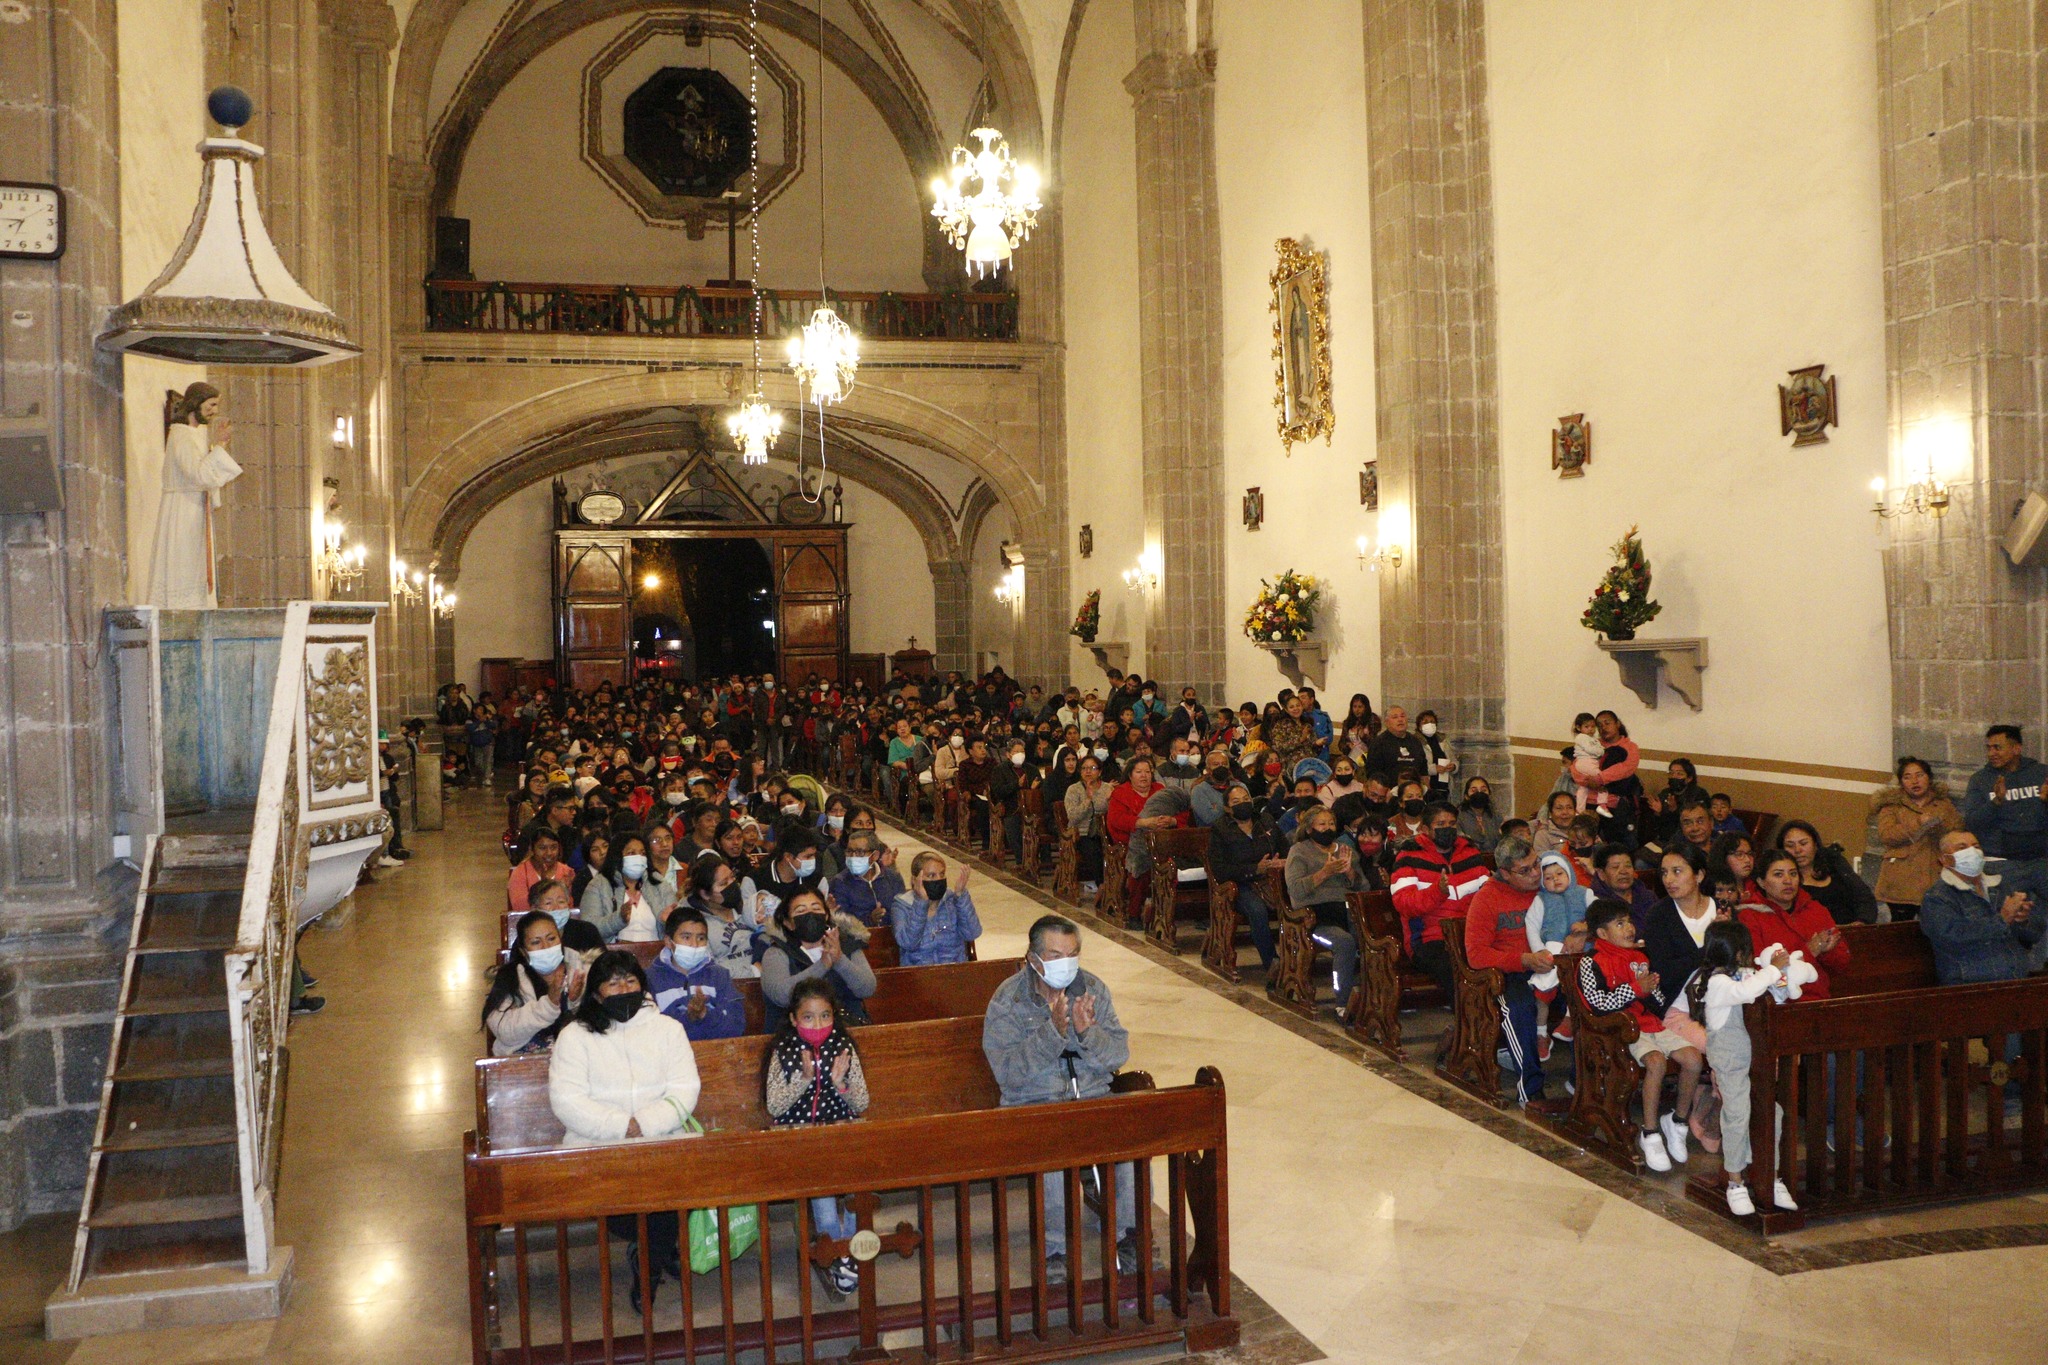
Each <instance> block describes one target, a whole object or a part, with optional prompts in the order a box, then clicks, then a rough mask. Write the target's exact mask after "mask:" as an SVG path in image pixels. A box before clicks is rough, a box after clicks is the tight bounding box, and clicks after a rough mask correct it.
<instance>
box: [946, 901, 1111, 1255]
mask: <svg viewBox="0 0 2048 1365" xmlns="http://www.w3.org/2000/svg"><path fill="white" fill-rule="evenodd" d="M981 1050H982V1052H983V1053H984V1054H985V1055H986V1056H987V1057H988V1065H989V1070H990V1071H992V1072H994V1073H995V1078H996V1084H997V1085H998V1086H999V1087H1001V1089H1002V1095H1003V1104H1004V1106H1005V1107H1008V1106H1009V1105H1013V1104H1053V1103H1057V1102H1059V1101H1062V1100H1093V1099H1100V1098H1102V1097H1103V1096H1105V1095H1107V1094H1109V1093H1110V1083H1111V1082H1112V1081H1113V1080H1115V1079H1116V1073H1117V1068H1118V1067H1120V1066H1122V1065H1123V1064H1124V1063H1125V1062H1126V1061H1127V1060H1129V1058H1130V1055H1131V1038H1130V1035H1129V1034H1128V1033H1126V1032H1125V1031H1124V1026H1123V1025H1122V1024H1121V1023H1119V1022H1118V1020H1117V1017H1116V1006H1115V1005H1114V1004H1113V1003H1111V1001H1110V998H1109V987H1107V986H1105V985H1103V984H1102V981H1101V979H1100V978H1098V977H1096V976H1095V975H1094V974H1093V973H1090V972H1084V971H1082V970H1081V930H1080V928H1079V927H1078V926H1077V925H1075V923H1074V922H1073V921H1072V920H1070V919H1067V918H1065V917H1064V916H1061V915H1045V916H1042V917H1041V918H1040V919H1039V920H1038V921H1037V922H1036V923H1035V924H1033V925H1032V926H1031V938H1030V951H1029V953H1028V954H1027V955H1026V957H1025V959H1024V968H1023V970H1022V971H1020V972H1018V973H1017V974H1016V975H1015V976H1013V977H1011V978H1010V979H1009V980H1008V981H1005V982H1004V983H1003V984H1002V985H1001V986H998V987H997V988H996V993H995V994H994V995H993V996H992V997H990V999H989V1002H988V1013H987V1014H986V1015H985V1016H983V1019H982V1025H981ZM1084 1178H1085V1177H1084ZM1136 1180H1137V1173H1136V1172H1135V1171H1134V1170H1133V1169H1132V1168H1131V1166H1130V1165H1129V1164H1128V1163H1126V1164H1123V1165H1120V1166H1118V1167H1117V1168H1116V1231H1117V1247H1116V1259H1117V1267H1118V1269H1119V1270H1120V1271H1121V1272H1122V1273H1123V1274H1126V1275H1130V1274H1135V1273H1137V1269H1138V1241H1137V1234H1136V1232H1135V1231H1134V1229H1135V1228H1136V1227H1137V1226H1138V1205H1137V1197H1136V1194H1135V1193H1134V1191H1135V1189H1136ZM1043 1183H1044V1187H1045V1252H1046V1271H1047V1274H1048V1276H1049V1277H1051V1278H1052V1280H1053V1282H1054V1283H1058V1282H1060V1281H1063V1280H1064V1279H1065V1278H1066V1273H1067V1262H1066V1253H1067V1198H1066V1182H1065V1173H1064V1172H1060V1171H1048V1172H1046V1173H1045V1176H1044V1180H1043Z"/></svg>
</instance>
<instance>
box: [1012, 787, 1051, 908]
mask: <svg viewBox="0 0 2048 1365" xmlns="http://www.w3.org/2000/svg"><path fill="white" fill-rule="evenodd" d="M1017 805H1018V808H1019V809H1020V810H1021V811H1022V819H1021V820H1020V822H1019V824H1018V831H1017V841H1018V844H1019V847H1018V849H1017V875H1018V876H1020V877H1022V878H1023V879H1024V880H1025V881H1027V882H1029V883H1030V884H1031V885H1033V886H1036V885H1038V878H1039V876H1040V875H1041V874H1042V873H1043V871H1044V866H1043V859H1044V857H1045V788H1043V787H1026V788H1025V789H1024V790H1023V791H1021V792H1018V793H1017Z"/></svg>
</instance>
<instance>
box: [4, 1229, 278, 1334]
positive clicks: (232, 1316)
mask: <svg viewBox="0 0 2048 1365" xmlns="http://www.w3.org/2000/svg"><path fill="white" fill-rule="evenodd" d="M291 1288H292V1249H291V1248H290V1247H276V1248H274V1249H273V1250H272V1252H271V1255H270V1269H269V1270H267V1271H265V1272H264V1273H263V1274H261V1275H251V1274H249V1273H248V1272H246V1271H242V1270H236V1269H233V1268H231V1267H222V1268H219V1269H214V1270H164V1271H152V1272H150V1273H148V1274H141V1275H106V1276H98V1277H95V1278H94V1279H93V1280H92V1282H91V1283H90V1284H89V1285H87V1286H86V1287H85V1288H82V1289H80V1290H79V1291H78V1292H77V1293H72V1292H70V1291H69V1290H63V1289H60V1290H58V1291H57V1292H56V1293H55V1294H52V1295H51V1296H50V1301H49V1302H48V1303H46V1304H45V1305H43V1331H44V1332H45V1333H46V1334H47V1335H48V1336H49V1338H50V1340H52V1341H75V1340H77V1339H78V1338H80V1337H98V1336H105V1335H107V1334H108V1333H110V1332H142V1331H154V1330H158V1329H161V1328H165V1327H199V1326H205V1325H208V1324H213V1323H223V1322H251V1321H254V1320H256V1319H258V1318H274V1317H278V1316H280V1315H281V1314H282V1313H283V1312H284V1304H285V1300H286V1299H287V1298H288V1297H289V1296H290V1294H291Z"/></svg>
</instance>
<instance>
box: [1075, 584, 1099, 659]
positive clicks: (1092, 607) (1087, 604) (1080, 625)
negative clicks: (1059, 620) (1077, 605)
mask: <svg viewBox="0 0 2048 1365" xmlns="http://www.w3.org/2000/svg"><path fill="white" fill-rule="evenodd" d="M1101 629H1102V590H1101V589H1100V588H1097V589H1096V590H1095V591H1093V592H1091V593H1089V594H1088V597H1087V600H1085V601H1084V602H1082V603H1081V610H1079V611H1078V612H1075V613H1074V624H1073V625H1071V626H1069V627H1067V634H1069V635H1072V636H1075V637H1077V638H1078V639H1079V640H1080V641H1081V643H1082V644H1084V645H1092V644H1094V643H1095V632H1097V631H1098V630H1101Z"/></svg>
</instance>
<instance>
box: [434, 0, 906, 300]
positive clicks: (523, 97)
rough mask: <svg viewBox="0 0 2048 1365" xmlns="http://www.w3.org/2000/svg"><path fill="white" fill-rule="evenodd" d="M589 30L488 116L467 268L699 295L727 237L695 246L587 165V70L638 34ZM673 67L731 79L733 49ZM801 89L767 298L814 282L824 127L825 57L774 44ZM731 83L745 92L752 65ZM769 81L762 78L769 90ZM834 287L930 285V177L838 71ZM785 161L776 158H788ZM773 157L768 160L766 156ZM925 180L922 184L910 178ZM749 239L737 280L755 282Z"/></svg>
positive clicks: (498, 275) (830, 209)
mask: <svg viewBox="0 0 2048 1365" xmlns="http://www.w3.org/2000/svg"><path fill="white" fill-rule="evenodd" d="M638 17H639V16H628V17H626V18H621V19H618V20H614V21H612V22H609V23H603V24H593V25H591V26H590V27H588V28H585V29H582V30H580V31H578V32H577V33H575V34H573V35H571V36H570V37H568V38H565V39H563V40H562V41H561V42H559V43H557V44H555V45H554V46H553V47H551V48H549V49H548V50H547V51H546V52H544V53H542V54H541V55H540V56H539V57H537V58H535V59H534V61H533V62H531V63H530V64H529V65H528V66H527V67H526V68H525V69H524V70H523V71H521V72H520V73H519V75H518V76H516V77H514V78H513V80H512V82H511V84H509V85H508V86H506V87H505V90H504V92H503V93H502V94H500V96H499V97H498V99H497V100H496V101H495V102H493V103H492V105H491V107H490V109H489V110H488V111H486V112H485V114H484V116H483V119H482V121H481V122H480V123H479V124H478V126H477V130H476V136H475V138H474V140H473V141H472V142H471V144H470V148H469V153H468V156H467V157H466V159H465V160H464V163H463V169H462V180H461V183H460V185H459V186H458V187H457V189H456V193H455V198H454V205H453V208H452V209H451V212H452V213H453V214H454V215H455V216H457V217H464V218H468V219H469V220H470V263H471V267H472V269H473V270H474V272H475V274H476V276H477V278H479V279H486V280H488V279H502V280H515V281H536V282H548V281H555V282H563V283H589V284H649V285H656V284H659V285H668V284H678V283H683V284H693V285H701V284H702V283H703V282H704V281H706V280H709V279H723V278H725V277H726V266H727V261H726V234H725V229H724V226H723V224H722V223H719V224H714V225H713V226H712V227H710V228H709V229H707V231H706V233H705V235H704V238H703V240H701V241H696V242H692V241H691V240H689V237H688V234H687V233H685V232H684V231H683V228H682V225H681V224H680V223H677V224H673V225H665V226H654V225H652V224H649V223H648V222H646V221H645V220H643V219H642V218H641V217H640V215H639V213H638V211H637V210H636V209H635V208H634V207H633V206H632V205H631V204H630V203H629V202H628V201H627V200H626V199H625V198H624V197H623V196H621V195H620V194H619V193H617V192H616V191H615V190H613V189H612V187H611V186H610V184H609V183H607V182H606V181H605V180H604V179H603V178H601V177H600V176H599V175H598V174H597V172H596V171H594V170H592V169H591V168H590V167H589V166H588V165H586V164H585V163H584V161H583V159H582V153H581V145H582V131H581V129H582V110H581V100H582V88H583V75H582V73H583V68H584V66H585V65H586V64H587V63H588V62H589V61H590V60H591V58H592V57H594V56H595V55H596V54H597V53H598V52H599V51H600V50H601V49H602V48H603V47H604V46H605V45H606V44H607V43H609V42H610V41H611V40H612V39H613V38H615V37H617V36H618V35H619V34H620V33H621V32H622V31H624V30H625V29H626V28H628V27H630V26H631V25H632V24H633V23H635V22H637V19H638ZM657 41H663V42H672V43H673V45H674V48H675V61H676V62H677V63H679V64H683V65H699V64H703V63H705V62H706V61H707V57H706V54H707V53H714V52H723V53H724V54H725V56H724V57H721V58H719V60H717V61H714V62H712V63H711V64H713V65H715V66H717V67H718V69H720V70H722V71H723V70H725V69H726V66H727V65H729V62H728V61H727V60H725V58H726V57H730V56H731V55H732V54H733V53H734V52H736V51H737V49H736V48H734V47H733V45H731V44H729V43H713V44H707V45H706V46H705V47H703V48H697V49H689V48H685V47H684V46H683V43H682V39H681V38H680V37H676V38H674V39H672V40H657ZM762 42H763V46H765V47H771V48H773V49H774V50H775V51H776V52H778V53H779V54H780V55H781V57H782V59H783V60H784V61H785V62H787V63H788V64H789V65H790V66H791V67H792V68H793V69H794V70H795V71H796V72H798V73H799V75H800V76H801V77H802V78H803V80H804V83H805V86H806V92H807V93H806V96H805V98H806V100H807V101H808V102H809V110H810V112H809V113H808V114H807V116H806V120H805V122H806V124H807V127H806V129H805V137H806V146H805V152H804V169H803V171H802V172H801V173H800V174H799V175H798V176H797V177H796V178H795V179H794V180H793V181H791V182H790V183H789V184H788V185H787V186H785V187H784V189H783V190H782V192H781V194H780V195H779V196H778V197H777V198H776V199H775V200H774V201H773V202H772V203H770V204H769V205H767V206H766V207H765V208H764V209H763V210H762V213H761V279H762V282H763V283H764V284H766V285H767V286H769V287H771V288H789V289H797V288H815V287H816V285H817V282H818V185H817V166H818V124H817V119H816V109H817V104H816V92H815V90H814V89H812V88H811V86H812V83H813V81H814V79H815V77H814V72H815V60H816V59H815V56H814V55H812V52H811V49H808V48H802V47H799V46H798V45H797V44H795V43H794V42H793V40H790V39H788V38H786V37H783V36H782V35H769V34H764V35H763V38H762ZM737 60H738V63H739V64H738V67H737V70H738V73H739V74H738V76H737V77H734V76H733V75H732V73H731V72H728V73H727V75H728V79H733V80H734V83H735V84H736V85H738V86H739V87H740V89H741V90H742V91H743V92H744V90H745V60H744V56H743V55H742V56H740V57H739V58H738V59H737ZM764 79H765V78H764ZM825 104H826V108H825V121H826V129H827V133H828V141H827V147H826V154H825V188H826V213H827V217H828V222H829V234H828V238H827V246H828V264H827V272H826V273H827V279H828V281H829V283H830V284H831V286H832V287H833V288H835V289H847V290H879V289H894V290H903V291H917V290H922V289H923V288H924V287H925V285H924V273H923V265H924V244H923V237H922V235H921V234H922V223H923V215H924V214H925V213H926V212H927V207H926V205H925V204H924V202H923V200H922V198H921V195H922V193H923V191H922V189H921V186H922V185H923V184H924V182H925V181H926V180H927V179H929V178H930V175H931V174H932V169H933V168H931V167H924V166H919V167H911V166H909V165H908V164H906V163H905V161H904V159H903V154H902V150H901V148H900V147H899V146H898V144H897V142H896V139H895V138H894V137H893V136H891V135H890V133H889V130H888V127H887V126H886V125H885V124H884V123H883V122H882V117H881V115H880V114H879V113H877V112H876V111H875V109H874V107H873V106H872V105H870V104H869V103H868V102H867V100H866V98H865V97H864V96H862V95H861V93H860V91H859V90H858V89H857V88H855V86H854V85H853V83H852V82H851V81H849V80H847V79H846V78H845V76H844V75H842V74H841V73H840V72H839V71H838V69H837V68H835V67H832V66H827V67H826V68H825ZM779 154H780V152H779V148H778V150H777V151H776V152H775V155H779ZM763 155H764V156H767V155H769V149H768V144H767V141H766V139H765V133H764V142H763ZM913 172H915V174H913ZM744 227H745V225H744V224H742V232H741V235H740V240H739V267H740V273H741V275H742V276H744V275H745V274H746V272H747V269H748V244H747V238H746V233H745V231H744Z"/></svg>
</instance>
